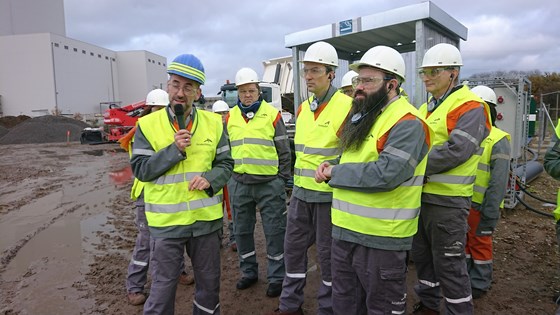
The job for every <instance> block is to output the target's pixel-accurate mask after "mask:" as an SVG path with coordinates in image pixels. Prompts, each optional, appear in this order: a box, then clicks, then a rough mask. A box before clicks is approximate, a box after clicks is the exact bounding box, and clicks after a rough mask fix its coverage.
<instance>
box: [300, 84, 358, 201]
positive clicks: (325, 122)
mask: <svg viewBox="0 0 560 315" xmlns="http://www.w3.org/2000/svg"><path fill="white" fill-rule="evenodd" d="M311 101H312V100H311V99H308V100H306V101H304V102H303V103H301V105H300V106H301V107H302V108H301V111H300V113H299V116H298V117H297V120H296V135H295V137H294V144H295V151H296V163H295V166H294V185H296V186H298V187H302V188H305V189H309V190H315V191H321V192H332V188H331V187H330V186H329V185H327V184H325V183H317V182H315V171H316V170H317V167H318V166H319V164H321V163H322V162H324V161H326V160H332V159H334V158H336V157H337V156H338V155H339V154H340V149H339V139H338V135H337V132H338V130H339V129H340V127H341V126H342V123H343V122H344V120H345V119H346V116H347V115H348V112H349V111H350V107H351V106H352V98H350V97H349V96H347V95H345V94H343V93H341V92H340V91H336V92H335V93H334V95H333V96H332V98H331V99H330V101H329V102H328V104H327V105H325V107H324V108H323V111H322V112H321V114H320V115H319V117H318V118H317V120H315V116H314V113H313V112H312V111H311V109H310V108H309V104H310V102H311Z"/></svg>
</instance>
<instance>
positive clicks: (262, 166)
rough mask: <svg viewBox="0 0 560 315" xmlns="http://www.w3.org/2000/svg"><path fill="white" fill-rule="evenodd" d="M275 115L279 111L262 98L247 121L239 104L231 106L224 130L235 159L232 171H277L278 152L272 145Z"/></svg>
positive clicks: (250, 172) (261, 172)
mask: <svg viewBox="0 0 560 315" xmlns="http://www.w3.org/2000/svg"><path fill="white" fill-rule="evenodd" d="M277 116H278V110H277V109H276V108H274V107H272V106H270V105H269V104H268V103H267V102H265V101H262V103H261V105H260V107H259V110H258V111H257V112H256V113H255V116H254V117H253V118H252V119H249V121H247V122H246V121H245V118H244V117H243V113H242V112H241V109H240V108H239V107H238V106H235V107H234V108H232V109H231V111H230V112H229V119H228V123H227V130H228V133H229V141H230V145H231V156H232V157H233V159H234V161H235V166H234V168H233V171H234V172H235V173H238V174H252V175H276V174H278V152H277V151H276V146H275V145H274V140H275V139H274V132H275V130H274V125H273V123H274V120H276V117H277ZM286 138H287V136H286Z"/></svg>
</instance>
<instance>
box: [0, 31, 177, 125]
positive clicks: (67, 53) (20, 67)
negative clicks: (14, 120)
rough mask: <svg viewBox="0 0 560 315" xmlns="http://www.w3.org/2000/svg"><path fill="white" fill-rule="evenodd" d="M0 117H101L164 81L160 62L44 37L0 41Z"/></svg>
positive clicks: (139, 54) (142, 54) (138, 54)
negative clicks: (57, 115) (57, 113)
mask: <svg viewBox="0 0 560 315" xmlns="http://www.w3.org/2000/svg"><path fill="white" fill-rule="evenodd" d="M0 56H1V57H0V69H2V71H0V95H1V97H2V109H1V111H2V112H1V113H0V114H1V115H3V116H8V115H20V114H24V115H28V116H40V115H45V114H53V113H55V112H57V111H58V112H59V113H61V114H63V115H68V116H72V115H74V114H76V113H79V114H82V115H92V114H101V113H102V112H103V110H104V109H106V108H107V107H108V106H109V103H116V104H117V105H127V104H131V103H135V102H138V101H140V100H143V99H144V98H145V97H146V94H147V93H148V92H149V91H150V90H152V89H154V88H156V87H163V88H164V89H165V87H166V86H165V83H166V81H167V74H166V67H167V64H166V63H167V61H166V58H165V57H162V56H159V55H156V54H153V53H150V52H147V51H133V52H114V51H112V50H109V49H105V48H102V47H98V46H95V45H91V44H88V43H84V42H81V41H78V40H74V39H71V38H67V37H63V36H59V35H55V34H50V33H42V34H28V35H13V36H0Z"/></svg>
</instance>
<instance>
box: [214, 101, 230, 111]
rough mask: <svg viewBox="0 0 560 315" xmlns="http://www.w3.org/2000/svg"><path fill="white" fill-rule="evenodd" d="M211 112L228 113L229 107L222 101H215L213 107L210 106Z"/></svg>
mask: <svg viewBox="0 0 560 315" xmlns="http://www.w3.org/2000/svg"><path fill="white" fill-rule="evenodd" d="M212 112H214V113H222V112H229V105H228V104H227V103H226V102H224V101H222V100H219V101H216V102H215V103H214V105H212Z"/></svg>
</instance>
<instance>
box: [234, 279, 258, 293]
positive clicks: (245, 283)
mask: <svg viewBox="0 0 560 315" xmlns="http://www.w3.org/2000/svg"><path fill="white" fill-rule="evenodd" d="M258 280H259V278H247V277H243V278H241V279H239V281H237V285H236V287H237V289H238V290H245V289H247V288H249V287H250V286H252V285H253V284H255V283H257V281H258Z"/></svg>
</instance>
